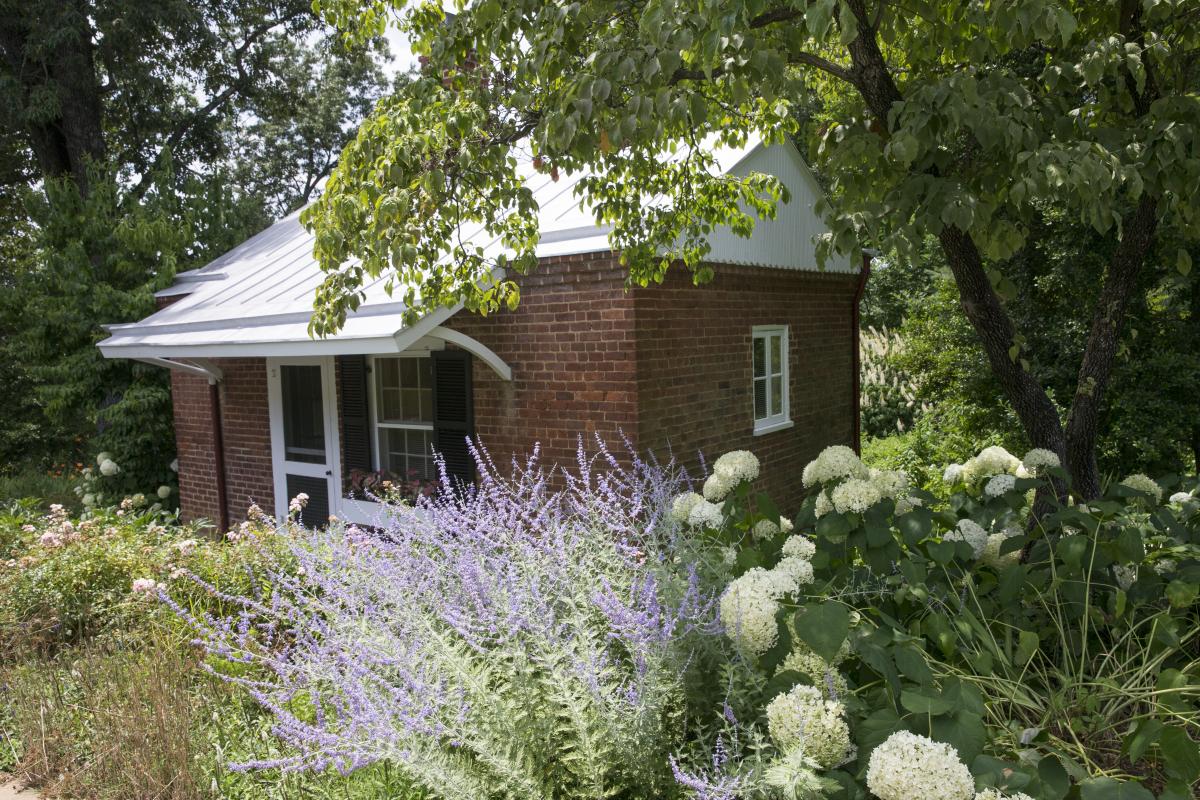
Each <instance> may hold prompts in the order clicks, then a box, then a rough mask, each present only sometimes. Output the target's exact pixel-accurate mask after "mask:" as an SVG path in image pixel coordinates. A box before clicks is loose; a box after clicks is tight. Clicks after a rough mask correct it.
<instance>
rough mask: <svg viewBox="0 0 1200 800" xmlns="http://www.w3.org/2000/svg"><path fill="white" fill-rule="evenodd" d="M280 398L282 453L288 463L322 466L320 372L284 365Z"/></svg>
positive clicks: (314, 368) (281, 368)
mask: <svg viewBox="0 0 1200 800" xmlns="http://www.w3.org/2000/svg"><path fill="white" fill-rule="evenodd" d="M279 378H280V390H281V394H282V395H283V450H284V458H285V459H287V460H288V461H300V462H303V463H306V464H323V463H325V420H324V406H323V405H322V398H321V368H320V367H318V366H298V365H294V364H289V365H284V366H281V367H280V368H279Z"/></svg>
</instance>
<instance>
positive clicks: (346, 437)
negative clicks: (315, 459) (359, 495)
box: [337, 356, 374, 478]
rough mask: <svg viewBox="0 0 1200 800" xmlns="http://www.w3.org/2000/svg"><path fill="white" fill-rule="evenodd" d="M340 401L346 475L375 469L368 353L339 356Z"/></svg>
mask: <svg viewBox="0 0 1200 800" xmlns="http://www.w3.org/2000/svg"><path fill="white" fill-rule="evenodd" d="M337 362H338V375H339V383H340V386H339V392H338V395H339V401H340V402H339V405H340V408H339V409H338V410H339V412H340V413H341V415H342V464H343V469H344V470H345V472H346V477H347V478H350V477H351V475H352V473H353V472H354V471H355V470H360V471H362V472H371V471H372V470H373V469H374V465H373V464H372V463H371V411H370V407H369V406H368V405H367V357H366V356H338V357H337Z"/></svg>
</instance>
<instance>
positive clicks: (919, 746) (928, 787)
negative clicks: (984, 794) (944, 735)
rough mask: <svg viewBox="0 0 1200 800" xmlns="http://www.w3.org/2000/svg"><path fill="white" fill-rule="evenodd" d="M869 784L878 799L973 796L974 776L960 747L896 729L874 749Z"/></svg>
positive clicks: (967, 798)
mask: <svg viewBox="0 0 1200 800" xmlns="http://www.w3.org/2000/svg"><path fill="white" fill-rule="evenodd" d="M867 788H868V789H869V790H870V791H871V794H873V795H875V796H876V797H878V798H879V800H971V799H972V798H974V797H975V780H974V778H972V777H971V771H970V770H969V769H967V765H966V764H964V763H962V760H961V759H959V757H958V751H957V750H955V749H954V748H953V747H951V746H950V745H948V744H945V743H943V742H935V741H933V740H932V739H928V738H926V737H924V736H919V735H917V734H915V733H910V732H909V731H897V732H896V733H893V734H892V735H891V736H889V737H888V738H887V740H886V741H884V742H883V744H881V745H879V746H878V747H876V748H875V749H874V750H873V751H871V760H870V762H869V763H868V764H867Z"/></svg>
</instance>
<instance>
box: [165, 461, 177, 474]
mask: <svg viewBox="0 0 1200 800" xmlns="http://www.w3.org/2000/svg"><path fill="white" fill-rule="evenodd" d="M167 466H168V467H170V468H171V472H179V459H178V458H173V459H171V463H170V464H168V465H167Z"/></svg>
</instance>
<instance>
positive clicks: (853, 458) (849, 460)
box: [801, 444, 870, 486]
mask: <svg viewBox="0 0 1200 800" xmlns="http://www.w3.org/2000/svg"><path fill="white" fill-rule="evenodd" d="M869 476H870V473H869V472H868V470H867V467H866V465H864V464H863V463H862V459H860V458H859V457H858V454H857V453H855V452H854V451H853V450H851V449H850V448H849V447H846V446H845V445H841V444H836V445H833V446H832V447H826V448H825V449H824V450H822V451H821V453H820V455H818V456H817V457H816V458H814V459H813V460H812V461H810V462H808V465H807V466H805V467H804V473H803V475H802V476H801V478H802V480H803V481H804V485H805V486H815V485H816V484H818V483H829V482H830V481H836V480H841V479H842V478H867V477H869Z"/></svg>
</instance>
